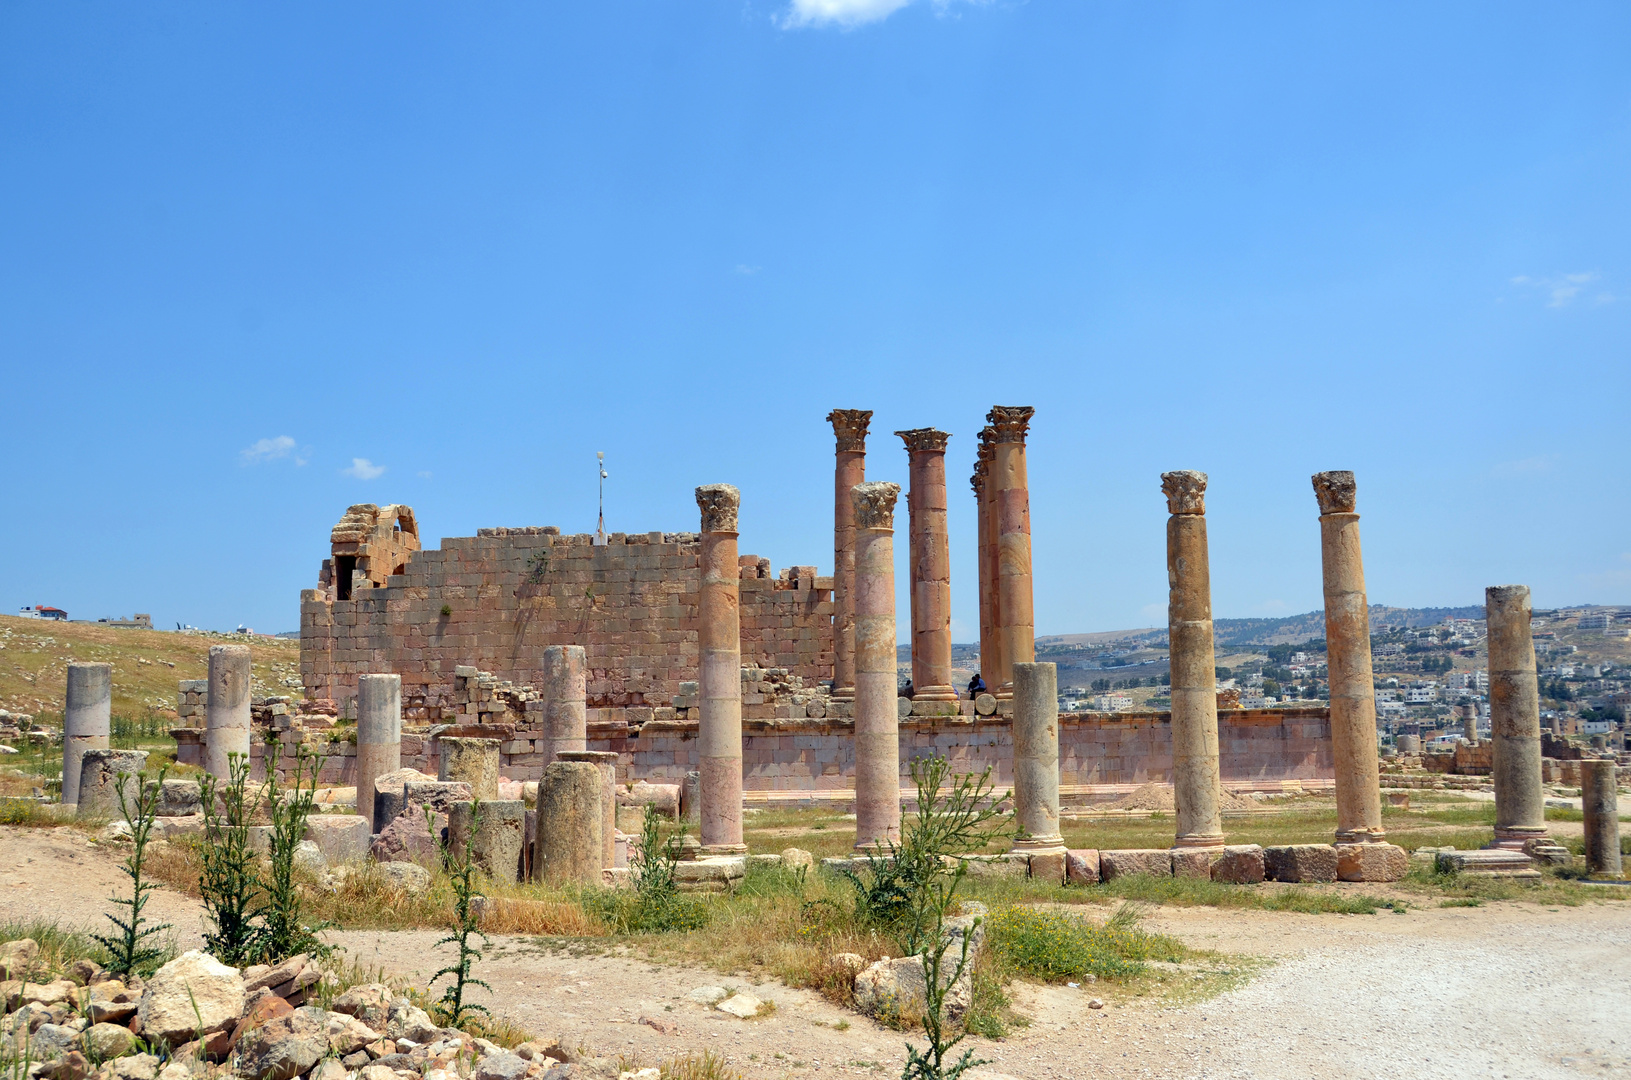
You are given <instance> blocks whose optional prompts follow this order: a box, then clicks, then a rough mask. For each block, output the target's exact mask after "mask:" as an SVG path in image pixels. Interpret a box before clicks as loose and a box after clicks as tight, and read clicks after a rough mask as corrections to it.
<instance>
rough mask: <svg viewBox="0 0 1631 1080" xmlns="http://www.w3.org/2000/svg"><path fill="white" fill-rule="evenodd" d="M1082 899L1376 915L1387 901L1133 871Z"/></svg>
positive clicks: (1088, 890)
mask: <svg viewBox="0 0 1631 1080" xmlns="http://www.w3.org/2000/svg"><path fill="white" fill-rule="evenodd" d="M1078 891H1079V892H1081V893H1082V894H1083V896H1084V899H1089V900H1092V899H1094V898H1099V899H1105V898H1110V897H1116V898H1120V899H1123V900H1138V901H1141V902H1143V903H1149V904H1172V905H1174V906H1176V907H1197V906H1204V907H1221V908H1253V909H1256V910H1259V911H1298V912H1303V913H1304V914H1310V915H1318V914H1337V915H1374V914H1375V913H1376V911H1377V910H1378V909H1380V908H1384V907H1387V906H1388V901H1386V900H1382V899H1379V898H1378V897H1375V896H1370V895H1367V894H1363V893H1361V894H1357V895H1352V894H1348V893H1344V892H1341V891H1339V890H1337V889H1325V888H1320V887H1316V886H1309V885H1281V884H1277V883H1274V882H1264V883H1263V884H1261V885H1227V884H1224V883H1223V882H1219V881H1208V880H1206V879H1205V878H1179V877H1154V876H1151V875H1148V874H1131V875H1129V876H1127V877H1119V878H1116V879H1115V880H1114V881H1110V882H1106V883H1104V884H1102V885H1094V886H1089V887H1087V888H1084V889H1080V890H1078Z"/></svg>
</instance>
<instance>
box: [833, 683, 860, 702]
mask: <svg viewBox="0 0 1631 1080" xmlns="http://www.w3.org/2000/svg"><path fill="white" fill-rule="evenodd" d="M827 696H828V697H830V698H832V699H833V700H834V701H854V700H855V687H853V686H839V687H835V688H834V689H833V692H832V693H831V694H828V695H827Z"/></svg>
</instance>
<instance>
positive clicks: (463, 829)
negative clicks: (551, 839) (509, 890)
mask: <svg viewBox="0 0 1631 1080" xmlns="http://www.w3.org/2000/svg"><path fill="white" fill-rule="evenodd" d="M476 805H477V804H476V803H475V802H456V803H454V804H453V805H452V806H449V807H448V808H447V846H448V849H449V850H450V851H452V853H453V856H454V857H455V858H463V857H464V853H465V850H466V848H468V849H469V852H470V861H471V862H472V863H474V864H475V866H476V868H477V869H479V870H480V871H481V872H482V873H484V874H486V875H487V876H488V877H490V878H492V879H493V880H494V881H497V882H501V883H506V884H507V883H511V882H514V881H517V880H519V877H520V870H521V847H522V844H523V842H524V841H525V840H526V824H527V804H526V803H524V802H522V801H520V800H519V799H514V800H509V799H495V800H494V801H492V802H482V803H481V804H480V805H481V821H480V822H479V823H478V824H477V826H476V828H475V829H474V830H473V832H474V835H472V829H471V827H470V825H471V820H472V815H473V813H474V809H475V807H476Z"/></svg>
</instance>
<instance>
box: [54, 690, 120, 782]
mask: <svg viewBox="0 0 1631 1080" xmlns="http://www.w3.org/2000/svg"><path fill="white" fill-rule="evenodd" d="M112 721H113V665H112V664H69V665H68V692H67V697H66V699H65V704H64V706H63V713H62V803H63V805H64V806H74V805H77V804H78V802H79V765H80V759H81V758H83V757H84V755H85V751H87V750H106V749H108V735H109V732H110V731H111V725H112Z"/></svg>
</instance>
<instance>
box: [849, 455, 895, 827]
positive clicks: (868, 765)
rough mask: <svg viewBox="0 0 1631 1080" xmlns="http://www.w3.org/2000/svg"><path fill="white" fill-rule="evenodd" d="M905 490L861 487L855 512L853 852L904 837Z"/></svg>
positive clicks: (856, 494)
mask: <svg viewBox="0 0 1631 1080" xmlns="http://www.w3.org/2000/svg"><path fill="white" fill-rule="evenodd" d="M899 495H900V485H899V484H889V483H869V484H858V485H856V487H855V488H854V490H853V491H852V493H851V496H852V500H853V506H854V511H855V540H856V545H855V547H856V550H855V846H856V847H857V848H866V847H872V846H874V845H877V844H882V843H884V842H885V841H888V840H899V839H900V713H899V704H898V701H897V697H896V684H895V500H896V498H897V497H899Z"/></svg>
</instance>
